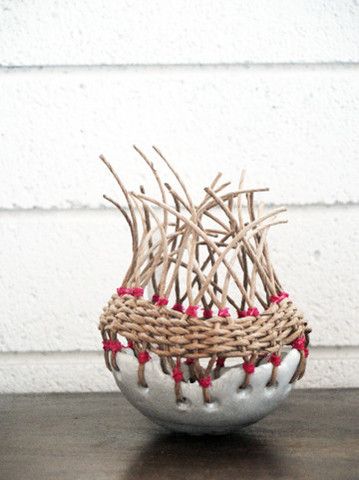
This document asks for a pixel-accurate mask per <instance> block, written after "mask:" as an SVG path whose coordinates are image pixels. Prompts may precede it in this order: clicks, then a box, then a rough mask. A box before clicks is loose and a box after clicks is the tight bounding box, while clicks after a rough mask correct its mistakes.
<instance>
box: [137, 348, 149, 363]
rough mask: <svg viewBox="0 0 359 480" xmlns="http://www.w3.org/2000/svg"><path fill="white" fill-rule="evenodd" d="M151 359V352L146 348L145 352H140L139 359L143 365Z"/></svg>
mask: <svg viewBox="0 0 359 480" xmlns="http://www.w3.org/2000/svg"><path fill="white" fill-rule="evenodd" d="M150 359H151V357H150V354H149V353H148V352H147V351H146V350H145V351H144V352H138V355H137V360H138V363H140V364H141V365H143V364H144V363H146V362H148V361H149V360H150Z"/></svg>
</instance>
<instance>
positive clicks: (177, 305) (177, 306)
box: [172, 303, 184, 313]
mask: <svg viewBox="0 0 359 480" xmlns="http://www.w3.org/2000/svg"><path fill="white" fill-rule="evenodd" d="M172 310H176V312H180V313H183V312H184V306H183V305H182V303H175V304H174V305H173V307H172Z"/></svg>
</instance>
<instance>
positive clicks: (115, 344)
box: [102, 340, 123, 353]
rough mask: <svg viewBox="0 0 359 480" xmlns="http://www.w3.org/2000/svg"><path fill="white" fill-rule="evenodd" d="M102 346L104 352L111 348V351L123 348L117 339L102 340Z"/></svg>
mask: <svg viewBox="0 0 359 480" xmlns="http://www.w3.org/2000/svg"><path fill="white" fill-rule="evenodd" d="M102 346H103V349H104V350H105V351H106V352H108V351H110V350H111V352H113V353H117V352H120V351H121V350H122V349H123V345H122V343H121V342H119V341H118V340H102Z"/></svg>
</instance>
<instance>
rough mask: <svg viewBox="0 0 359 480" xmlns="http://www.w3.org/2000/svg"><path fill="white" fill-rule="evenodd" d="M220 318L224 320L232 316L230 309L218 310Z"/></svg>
mask: <svg viewBox="0 0 359 480" xmlns="http://www.w3.org/2000/svg"><path fill="white" fill-rule="evenodd" d="M218 316H219V317H223V318H226V317H230V316H231V314H230V313H229V308H228V307H224V308H219V309H218Z"/></svg>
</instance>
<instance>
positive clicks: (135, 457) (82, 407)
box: [0, 390, 359, 480]
mask: <svg viewBox="0 0 359 480" xmlns="http://www.w3.org/2000/svg"><path fill="white" fill-rule="evenodd" d="M358 393H359V392H358V390H298V391H295V392H294V393H293V394H292V395H291V396H290V398H289V399H288V400H287V401H286V402H285V403H284V404H283V405H282V407H281V408H279V410H277V411H276V412H275V413H273V414H272V415H270V416H268V417H267V418H265V419H264V420H262V421H261V422H259V423H257V424H255V425H253V426H251V427H247V428H245V429H242V430H240V431H239V432H238V433H237V434H233V435H228V436H213V437H210V436H205V437H204V436H202V437H190V436H186V435H175V434H171V433H167V432H166V431H165V430H162V429H161V428H160V427H157V426H155V425H153V424H152V423H151V422H150V421H149V420H147V419H146V418H144V417H143V416H142V415H141V414H140V413H138V412H137V411H136V410H135V409H134V408H133V407H132V406H131V405H129V404H128V403H127V401H126V400H125V399H124V398H123V396H122V395H121V394H120V393H89V394H86V393H83V394H40V395H3V396H0V479H1V480H18V479H21V480H22V479H34V480H42V479H46V480H50V479H61V480H67V479H75V480H77V479H86V480H92V479H96V480H102V479H106V480H107V479H111V480H112V479H116V480H137V479H138V480H153V479H155V480H162V479H163V480H172V479H187V478H188V479H189V480H197V479H198V480H199V479H201V480H202V479H205V480H211V479H220V480H227V479H231V480H235V479H240V480H246V479H253V480H254V479H255V480H258V479H296V480H297V479H306V480H307V479H325V480H330V479H340V480H357V479H359V435H358V431H359V428H358V427H359V420H358V413H359V408H358V407H359V401H358V398H359V397H358Z"/></svg>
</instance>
